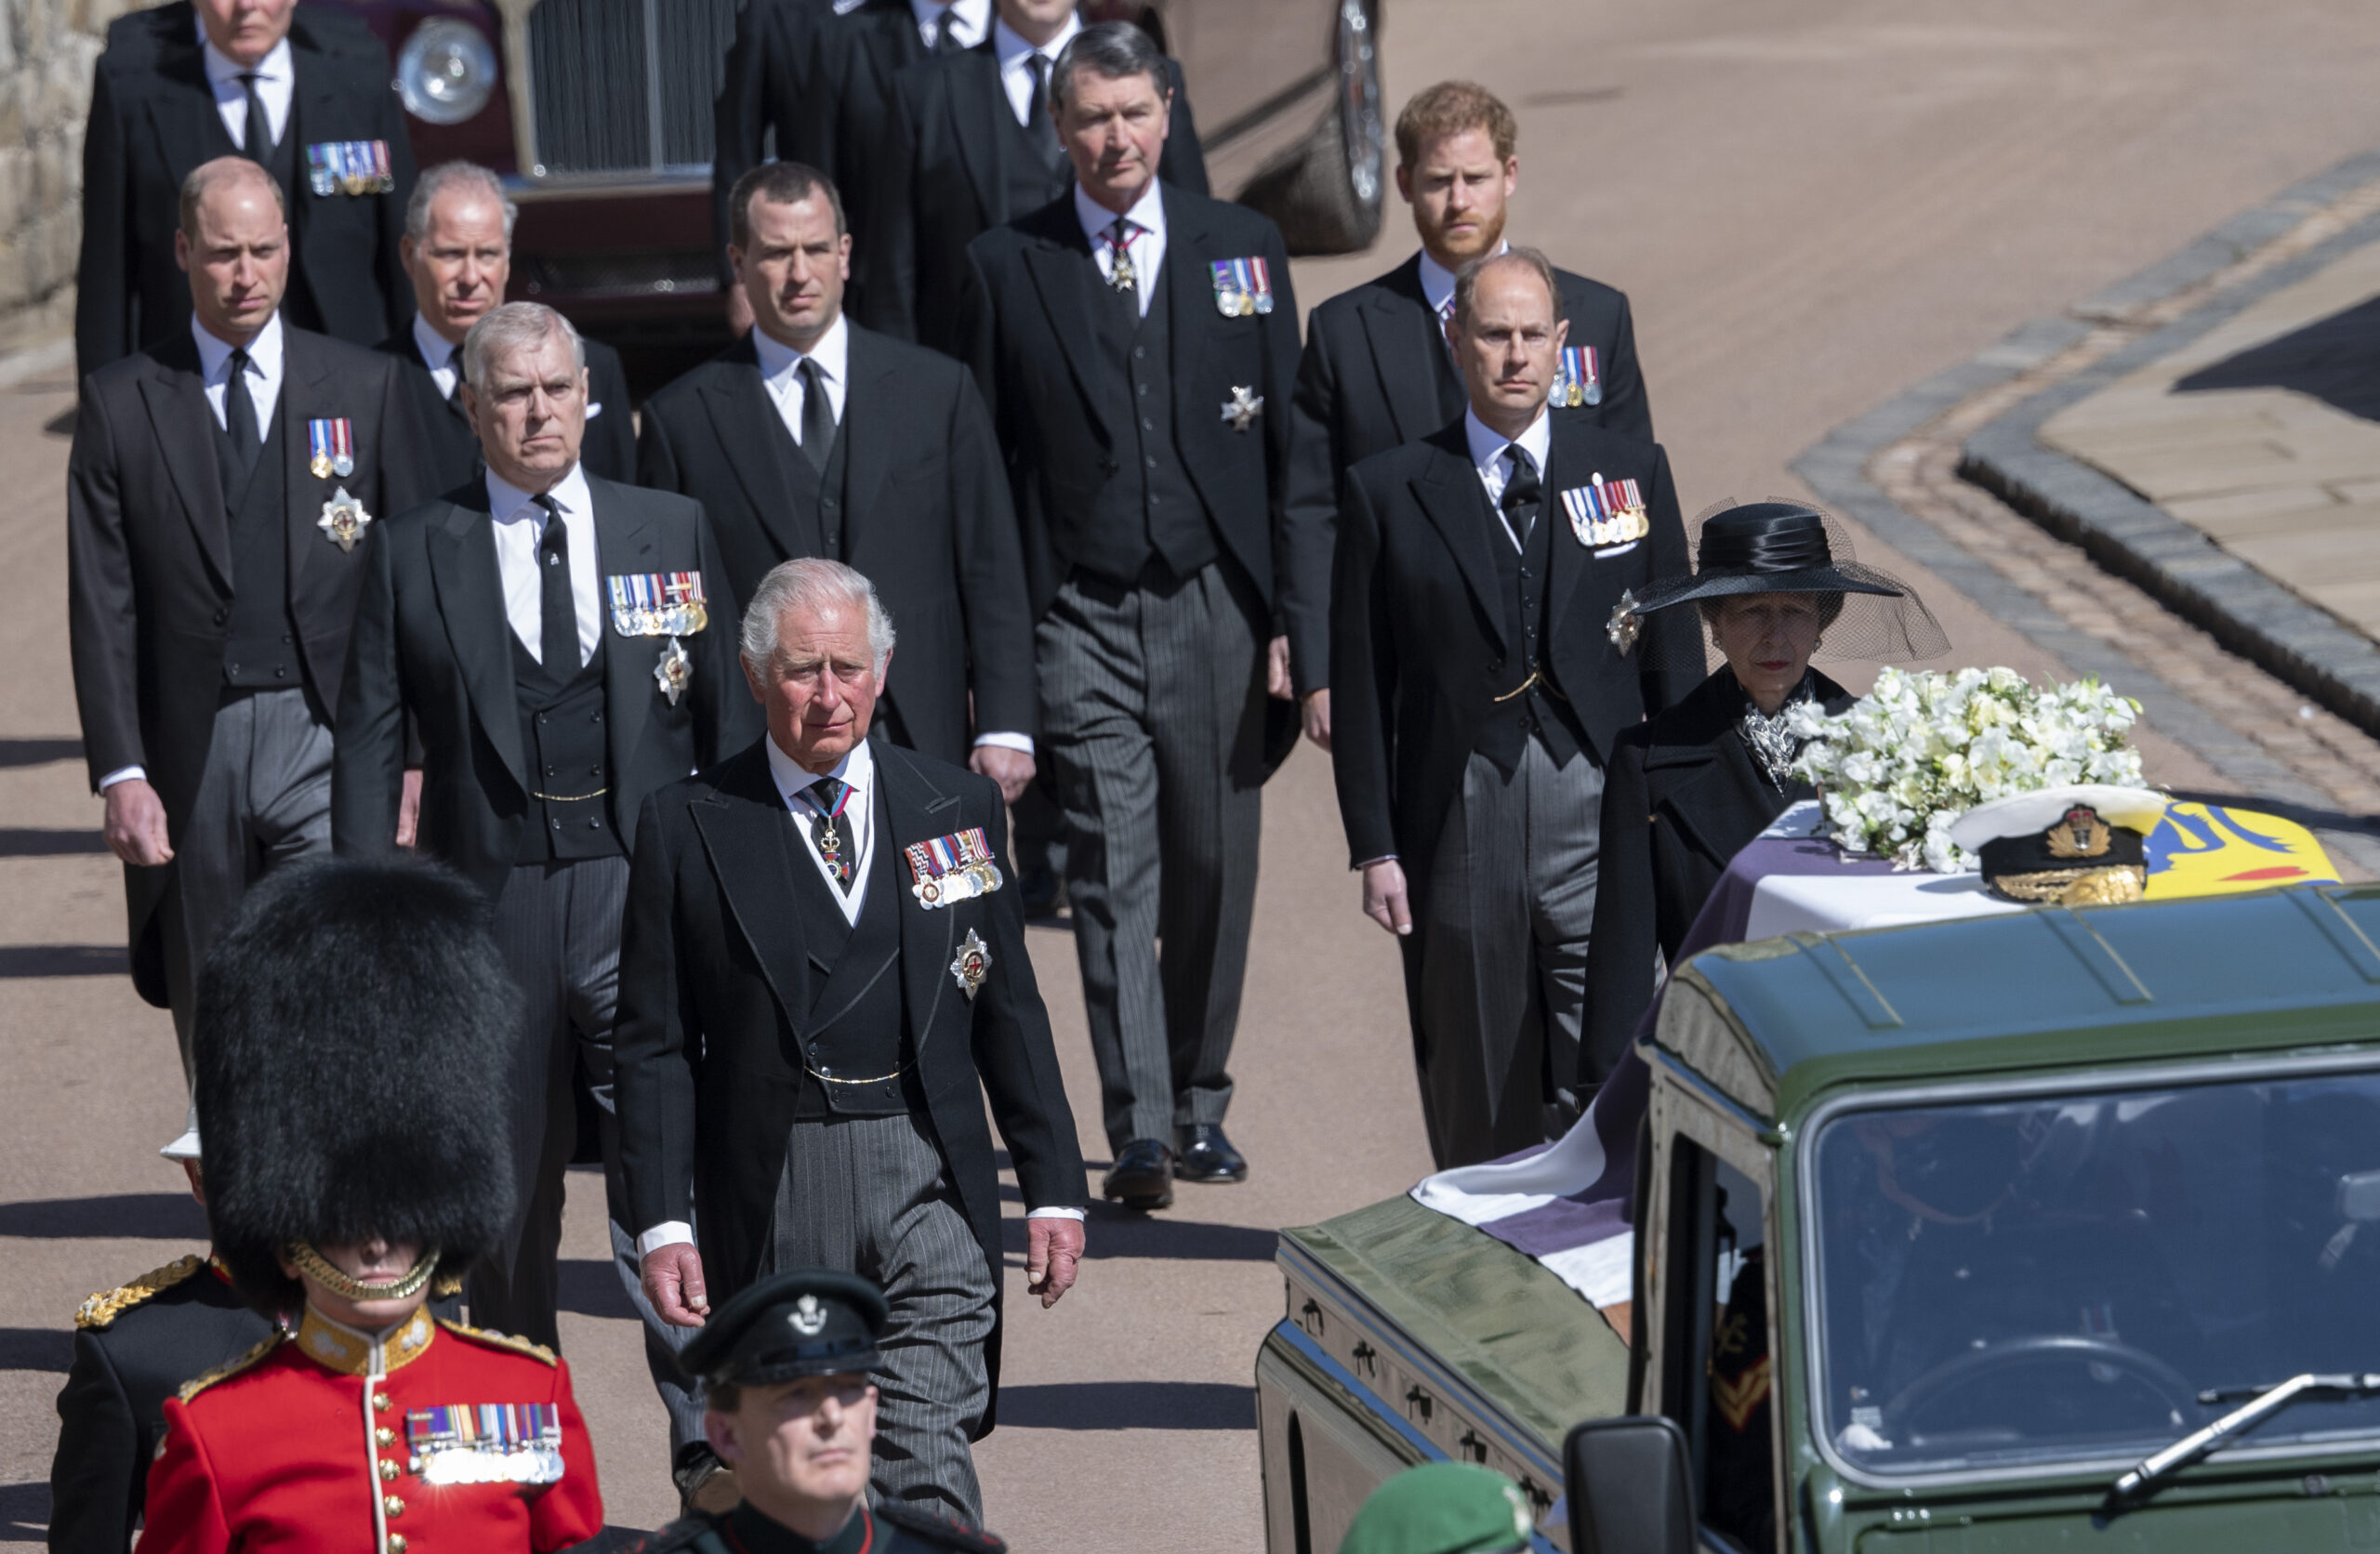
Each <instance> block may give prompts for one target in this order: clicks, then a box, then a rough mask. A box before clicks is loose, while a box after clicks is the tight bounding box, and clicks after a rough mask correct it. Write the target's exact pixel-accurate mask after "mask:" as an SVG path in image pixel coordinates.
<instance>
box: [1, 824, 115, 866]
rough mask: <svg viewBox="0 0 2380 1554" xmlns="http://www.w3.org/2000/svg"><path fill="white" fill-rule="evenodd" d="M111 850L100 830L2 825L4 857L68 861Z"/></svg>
mask: <svg viewBox="0 0 2380 1554" xmlns="http://www.w3.org/2000/svg"><path fill="white" fill-rule="evenodd" d="M107 849H108V844H107V841H106V839H105V838H104V837H102V836H100V835H99V833H98V832H96V831H58V830H52V829H49V828H47V827H35V826H27V825H6V826H0V858H65V857H70V856H79V855H82V854H86V853H93V852H105V851H107Z"/></svg>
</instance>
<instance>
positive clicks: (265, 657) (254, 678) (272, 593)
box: [215, 383, 305, 691]
mask: <svg viewBox="0 0 2380 1554" xmlns="http://www.w3.org/2000/svg"><path fill="white" fill-rule="evenodd" d="M224 391H225V392H226V393H231V394H238V393H245V392H246V387H245V385H244V384H239V383H232V384H229V385H226V386H225V389H224ZM265 419H266V426H265V437H264V443H263V445H262V446H261V447H260V448H258V451H257V467H256V471H255V473H253V474H251V475H250V476H249V477H248V480H247V482H246V484H245V486H244V487H242V488H241V489H240V491H239V494H237V495H236V496H234V495H231V494H229V493H228V492H227V494H226V495H225V498H224V503H223V508H224V516H225V518H226V519H227V520H229V521H230V524H231V620H230V621H229V622H228V623H226V626H225V630H224V639H223V683H224V684H226V685H235V686H239V687H241V688H243V689H245V690H259V691H295V690H297V689H298V687H299V686H301V685H303V684H304V683H305V678H304V677H305V667H304V665H302V664H301V663H300V662H299V660H298V628H297V626H295V625H294V624H293V623H292V621H291V620H290V616H289V511H288V508H289V500H288V484H287V481H288V474H287V469H288V460H287V459H286V458H285V457H284V452H285V449H284V432H283V431H282V428H281V414H280V406H279V405H278V404H277V403H276V404H275V405H273V406H272V407H271V408H270V409H268V410H267V411H266V412H265ZM231 454H232V449H231V434H230V433H228V432H226V431H224V430H223V428H221V427H219V426H218V428H216V432H215V456H216V459H217V460H218V463H219V464H220V465H221V468H224V469H225V470H230V469H231V468H233V466H231V464H230V463H229V462H228V461H229V460H230V458H231ZM226 483H227V485H228V484H229V483H231V482H230V481H227V482H226Z"/></svg>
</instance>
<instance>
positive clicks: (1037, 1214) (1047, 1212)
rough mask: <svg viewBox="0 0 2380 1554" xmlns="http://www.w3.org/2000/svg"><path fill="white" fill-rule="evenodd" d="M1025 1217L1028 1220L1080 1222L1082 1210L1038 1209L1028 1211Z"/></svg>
mask: <svg viewBox="0 0 2380 1554" xmlns="http://www.w3.org/2000/svg"><path fill="white" fill-rule="evenodd" d="M1025 1218H1027V1219H1073V1220H1080V1219H1081V1218H1082V1210H1080V1209H1078V1208H1037V1209H1032V1210H1029V1211H1027V1213H1026V1214H1025Z"/></svg>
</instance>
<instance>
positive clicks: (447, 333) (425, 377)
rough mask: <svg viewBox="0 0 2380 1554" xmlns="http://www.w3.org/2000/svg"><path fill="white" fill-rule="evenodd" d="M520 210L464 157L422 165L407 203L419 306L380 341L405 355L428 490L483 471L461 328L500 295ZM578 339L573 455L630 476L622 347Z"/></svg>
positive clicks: (604, 471) (632, 463)
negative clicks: (468, 401) (578, 436)
mask: <svg viewBox="0 0 2380 1554" xmlns="http://www.w3.org/2000/svg"><path fill="white" fill-rule="evenodd" d="M519 214H520V212H519V210H518V208H517V207H515V206H514V204H512V202H511V201H510V200H509V199H507V198H505V194H504V185H503V184H502V183H500V182H499V181H497V179H496V175H495V174H494V173H491V172H489V171H488V170H487V169H486V168H484V167H482V166H479V165H476V164H473V163H469V162H443V163H441V164H439V165H437V166H435V167H431V168H429V169H428V170H426V171H424V172H423V174H422V175H421V177H420V178H419V179H417V181H416V182H415V184H414V186H413V198H412V199H411V200H409V201H407V202H406V203H405V235H404V241H403V244H400V248H401V250H402V252H403V256H404V266H405V275H406V277H407V278H408V279H409V280H410V281H411V282H412V283H413V298H414V305H415V309H416V310H415V312H414V315H413V321H412V322H411V323H408V324H406V325H405V327H404V328H403V329H401V330H399V331H398V332H397V333H396V334H394V335H391V336H389V337H388V338H387V339H385V340H382V341H381V342H380V346H379V349H381V350H382V351H384V352H386V353H387V354H389V355H390V356H393V357H395V358H396V359H397V360H398V361H400V362H403V363H404V364H405V366H404V374H403V377H404V386H405V395H406V397H407V398H408V399H409V400H410V401H411V402H412V403H413V413H414V420H415V422H416V424H417V425H418V426H419V427H420V428H421V432H422V441H423V444H424V446H425V449H426V451H427V455H428V459H429V465H428V468H427V470H426V473H425V478H424V480H423V487H424V489H425V490H429V491H452V490H453V489H454V488H455V487H456V486H458V485H461V484H463V483H464V482H465V481H469V479H470V478H471V477H472V476H474V475H476V474H478V473H479V468H480V439H479V433H478V432H476V431H474V430H473V429H472V428H471V418H470V415H469V412H467V411H466V410H464V408H463V403H462V399H461V396H460V395H459V394H458V393H457V392H456V390H458V389H461V388H462V386H463V336H465V335H466V334H468V333H469V331H470V327H471V325H472V324H474V323H478V322H479V321H480V320H481V319H483V318H484V317H486V316H487V313H488V310H489V309H492V308H495V307H496V305H497V304H499V303H501V302H502V301H503V300H504V285H505V282H506V281H507V280H508V279H509V278H510V276H511V273H512V223H513V218H514V217H517V216H518V215H519ZM579 344H580V345H582V346H584V347H585V348H586V350H587V441H586V443H585V445H584V446H582V447H581V448H580V449H579V451H578V456H579V461H580V462H581V463H583V464H584V465H585V466H586V467H587V472H588V474H590V475H599V476H601V477H602V478H603V479H604V480H607V481H632V480H634V479H635V478H636V428H635V425H634V419H633V417H632V416H631V415H629V413H628V372H627V369H625V368H624V367H623V366H621V364H620V353H619V352H618V351H616V350H614V349H612V348H611V347H610V346H607V345H605V344H603V343H602V341H600V340H589V339H588V338H586V337H585V336H580V338H579Z"/></svg>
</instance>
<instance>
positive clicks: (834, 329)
mask: <svg viewBox="0 0 2380 1554" xmlns="http://www.w3.org/2000/svg"><path fill="white" fill-rule="evenodd" d="M752 349H753V350H754V351H756V352H757V353H758V354H759V355H760V375H761V376H762V377H764V378H766V379H768V380H769V381H770V382H771V383H774V382H775V381H776V380H777V379H779V378H781V377H783V376H784V375H786V374H787V373H789V372H791V371H793V368H794V363H796V362H800V360H801V352H800V351H798V350H796V349H793V348H792V347H791V346H789V345H787V344H786V343H785V342H784V341H783V340H780V339H776V338H775V337H774V336H771V335H770V334H769V332H768V331H767V330H765V329H762V328H761V327H760V325H759V324H754V325H753V326H752ZM851 349H852V332H851V325H850V323H848V322H847V321H846V320H845V319H844V317H843V315H842V314H841V313H840V312H838V313H836V315H835V322H834V323H830V324H828V325H827V326H826V333H825V334H824V335H821V336H818V343H817V344H816V345H815V346H813V347H812V348H811V349H810V360H812V361H813V362H817V363H818V370H819V371H820V372H822V373H825V374H826V375H827V376H828V377H830V378H832V379H834V380H835V381H836V382H837V383H848V382H850V381H851V379H850V377H849V376H848V375H846V374H845V372H844V370H843V369H844V367H845V365H846V364H847V363H848V362H850V360H851Z"/></svg>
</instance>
